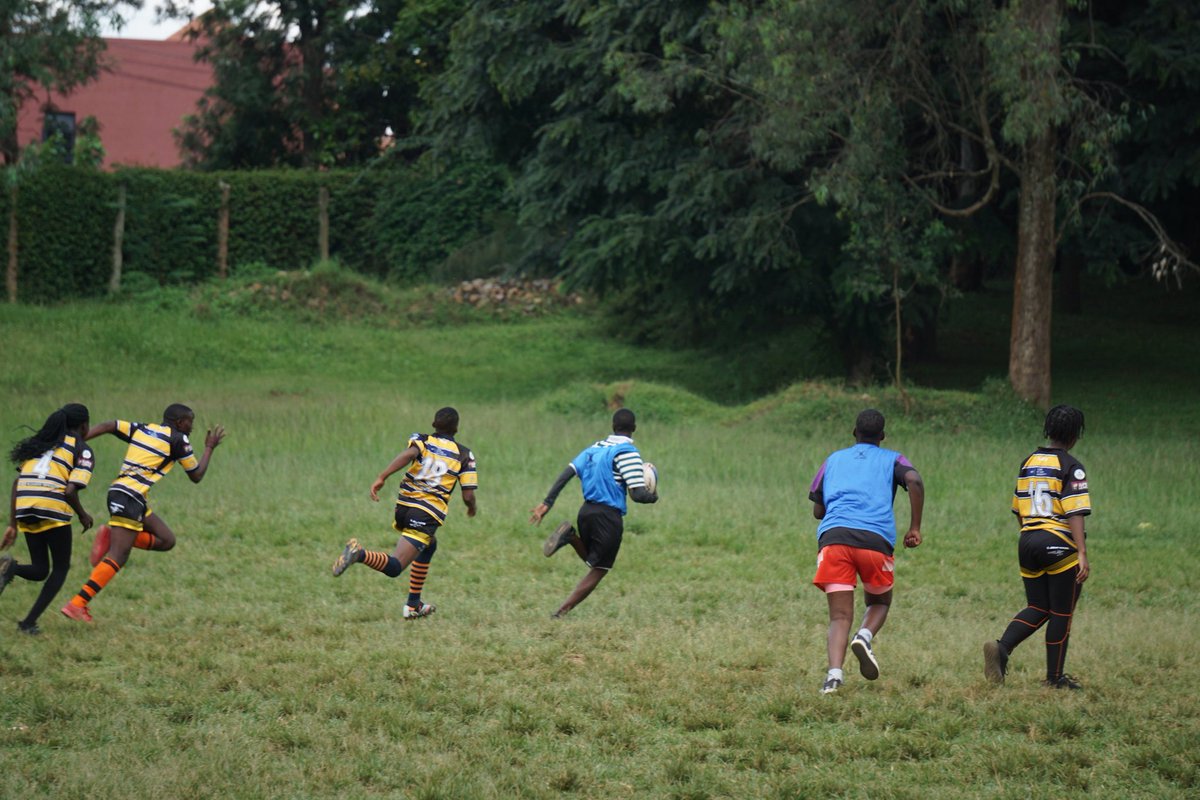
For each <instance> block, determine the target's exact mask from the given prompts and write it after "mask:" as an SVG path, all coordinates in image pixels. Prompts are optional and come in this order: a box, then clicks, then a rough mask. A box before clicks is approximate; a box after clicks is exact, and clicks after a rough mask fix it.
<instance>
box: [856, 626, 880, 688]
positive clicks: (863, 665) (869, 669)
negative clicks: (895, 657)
mask: <svg viewBox="0 0 1200 800" xmlns="http://www.w3.org/2000/svg"><path fill="white" fill-rule="evenodd" d="M850 652H852V653H854V655H855V656H856V657H857V658H858V671H859V672H861V673H862V676H863V677H864V678H866V679H867V680H869V681H873V680H875V679H876V678H878V677H879V662H878V661H876V660H875V654H874V653H872V652H871V643H870V642H868V641H867V640H866V639H864V638H862V637H861V636H858V635H855V637H854V641H852V642H850Z"/></svg>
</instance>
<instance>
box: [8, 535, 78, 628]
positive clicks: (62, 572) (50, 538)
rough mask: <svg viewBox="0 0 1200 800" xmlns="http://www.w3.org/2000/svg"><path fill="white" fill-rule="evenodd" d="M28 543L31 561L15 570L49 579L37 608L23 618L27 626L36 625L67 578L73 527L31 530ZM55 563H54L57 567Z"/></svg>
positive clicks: (33, 578)
mask: <svg viewBox="0 0 1200 800" xmlns="http://www.w3.org/2000/svg"><path fill="white" fill-rule="evenodd" d="M25 544H26V545H27V546H28V547H29V563H28V564H18V565H17V567H16V569H15V570H13V571H14V573H15V574H16V575H17V576H19V577H21V578H24V579H25V580H27V581H33V582H34V583H39V582H41V581H45V583H44V584H42V591H40V592H39V593H38V596H37V600H35V601H34V603H33V608H31V609H29V614H28V615H27V616H26V617H25V619H23V620H22V622H23V623H24V624H25V625H33V624H34V623H35V622H37V621H38V617H40V616H41V615H42V612H43V611H45V610H46V606H48V605H50V602H51V601H52V600H53V599H54V596H55V595H56V594H58V590H59V589H61V588H62V587H63V583H64V582H65V581H66V580H67V571H68V570H70V569H71V526H70V525H63V526H61V527H58V528H51V529H50V530H48V531H42V532H41V533H27V534H25ZM51 563H53V564H54V566H53V567H51Z"/></svg>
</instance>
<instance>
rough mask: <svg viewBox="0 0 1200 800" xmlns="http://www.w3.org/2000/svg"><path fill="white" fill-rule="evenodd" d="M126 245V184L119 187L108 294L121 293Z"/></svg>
mask: <svg viewBox="0 0 1200 800" xmlns="http://www.w3.org/2000/svg"><path fill="white" fill-rule="evenodd" d="M124 244H125V184H123V183H122V184H121V185H120V186H118V187H117V221H116V222H115V223H114V224H113V251H112V276H111V277H110V278H109V279H108V293H109V294H116V293H117V292H119V291H121V267H122V266H123V265H124V263H125V262H124V253H123V247H124Z"/></svg>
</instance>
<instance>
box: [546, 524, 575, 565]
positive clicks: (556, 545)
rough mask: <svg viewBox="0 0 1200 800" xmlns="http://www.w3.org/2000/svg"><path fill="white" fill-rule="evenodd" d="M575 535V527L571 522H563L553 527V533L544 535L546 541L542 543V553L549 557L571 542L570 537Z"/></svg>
mask: <svg viewBox="0 0 1200 800" xmlns="http://www.w3.org/2000/svg"><path fill="white" fill-rule="evenodd" d="M574 535H575V528H574V527H572V526H571V523H569V522H564V523H562V524H561V525H559V526H558V527H557V528H555V529H554V533H552V534H550V535H549V536H547V537H546V543H545V544H543V545H542V555H544V556H546V558H549V557H550V556H552V555H554V554H555V553H557V552H558V551H559V550H561V549H563V548H564V547H566V546H567V545H569V544H570V543H571V537H572V536H574Z"/></svg>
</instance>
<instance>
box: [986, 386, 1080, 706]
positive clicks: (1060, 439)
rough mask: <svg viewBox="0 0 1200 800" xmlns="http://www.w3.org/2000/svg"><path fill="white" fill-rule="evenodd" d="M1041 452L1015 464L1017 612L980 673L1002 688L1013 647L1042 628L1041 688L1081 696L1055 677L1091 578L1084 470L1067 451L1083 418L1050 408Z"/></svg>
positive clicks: (990, 647)
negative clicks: (1020, 603)
mask: <svg viewBox="0 0 1200 800" xmlns="http://www.w3.org/2000/svg"><path fill="white" fill-rule="evenodd" d="M1043 432H1044V433H1045V435H1046V438H1047V439H1049V440H1050V446H1049V447H1039V448H1038V449H1037V450H1034V451H1033V453H1032V454H1031V455H1030V456H1029V457H1028V458H1026V459H1025V461H1024V463H1023V464H1021V470H1020V472H1019V473H1018V474H1017V488H1016V491H1014V492H1013V500H1012V511H1013V513H1014V514H1015V515H1016V517H1017V526H1018V527H1019V528H1020V529H1021V536H1020V539H1019V540H1018V542H1017V561H1018V564H1019V565H1020V569H1021V580H1022V582H1023V583H1024V584H1025V599H1026V602H1027V603H1028V605H1026V606H1025V608H1023V609H1022V610H1021V611H1020V612H1019V613H1018V614H1017V615H1016V616H1015V617H1013V619H1012V621H1011V622H1009V623H1008V627H1007V628H1006V629H1005V631H1004V635H1003V636H1001V637H1000V638H999V640H997V641H994V642H987V643H986V644H984V646H983V673H984V676H985V677H986V678H987V679H988V680H989V681H991V682H993V683H1004V676H1005V674H1006V673H1007V672H1008V658H1009V656H1010V655H1011V654H1012V651H1013V650H1015V649H1016V647H1017V645H1019V644H1020V643H1021V642H1023V641H1025V640H1026V639H1028V638H1029V637H1030V636H1032V635H1033V633H1034V631H1036V630H1037V629H1038V628H1040V627H1042V626H1043V625H1045V626H1046V680H1045V681H1043V682H1042V685H1043V686H1049V687H1052V688H1055V689H1081V688H1083V687H1082V686H1081V685H1080V683H1079V681H1077V680H1076V679H1075V678H1073V677H1071V676H1070V675H1068V674H1066V673H1065V672H1064V671H1063V667H1064V665H1065V663H1066V660H1067V640H1068V639H1069V638H1070V636H1071V619H1072V617H1073V616H1074V614H1075V605H1076V604H1077V603H1078V602H1079V594H1080V592H1082V591H1083V584H1084V581H1086V580H1087V579H1088V576H1089V575H1090V574H1091V565H1090V564H1089V563H1088V557H1087V533H1086V532H1085V531H1084V524H1083V523H1084V520H1083V518H1084V517H1086V516H1088V515H1089V514H1091V513H1092V500H1091V497H1090V496H1089V495H1088V479H1087V470H1085V469H1084V468H1083V464H1081V463H1079V461H1078V460H1076V459H1075V458H1074V457H1073V456H1072V455H1071V454H1070V452H1069V451H1070V450H1071V448H1072V447H1074V446H1075V444H1076V443H1077V442H1078V441H1079V437H1081V436H1082V435H1083V412H1082V411H1080V410H1079V409H1077V408H1073V407H1071V406H1055V407H1054V408H1052V409H1050V411H1049V413H1047V414H1046V422H1045V425H1044V427H1043Z"/></svg>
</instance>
